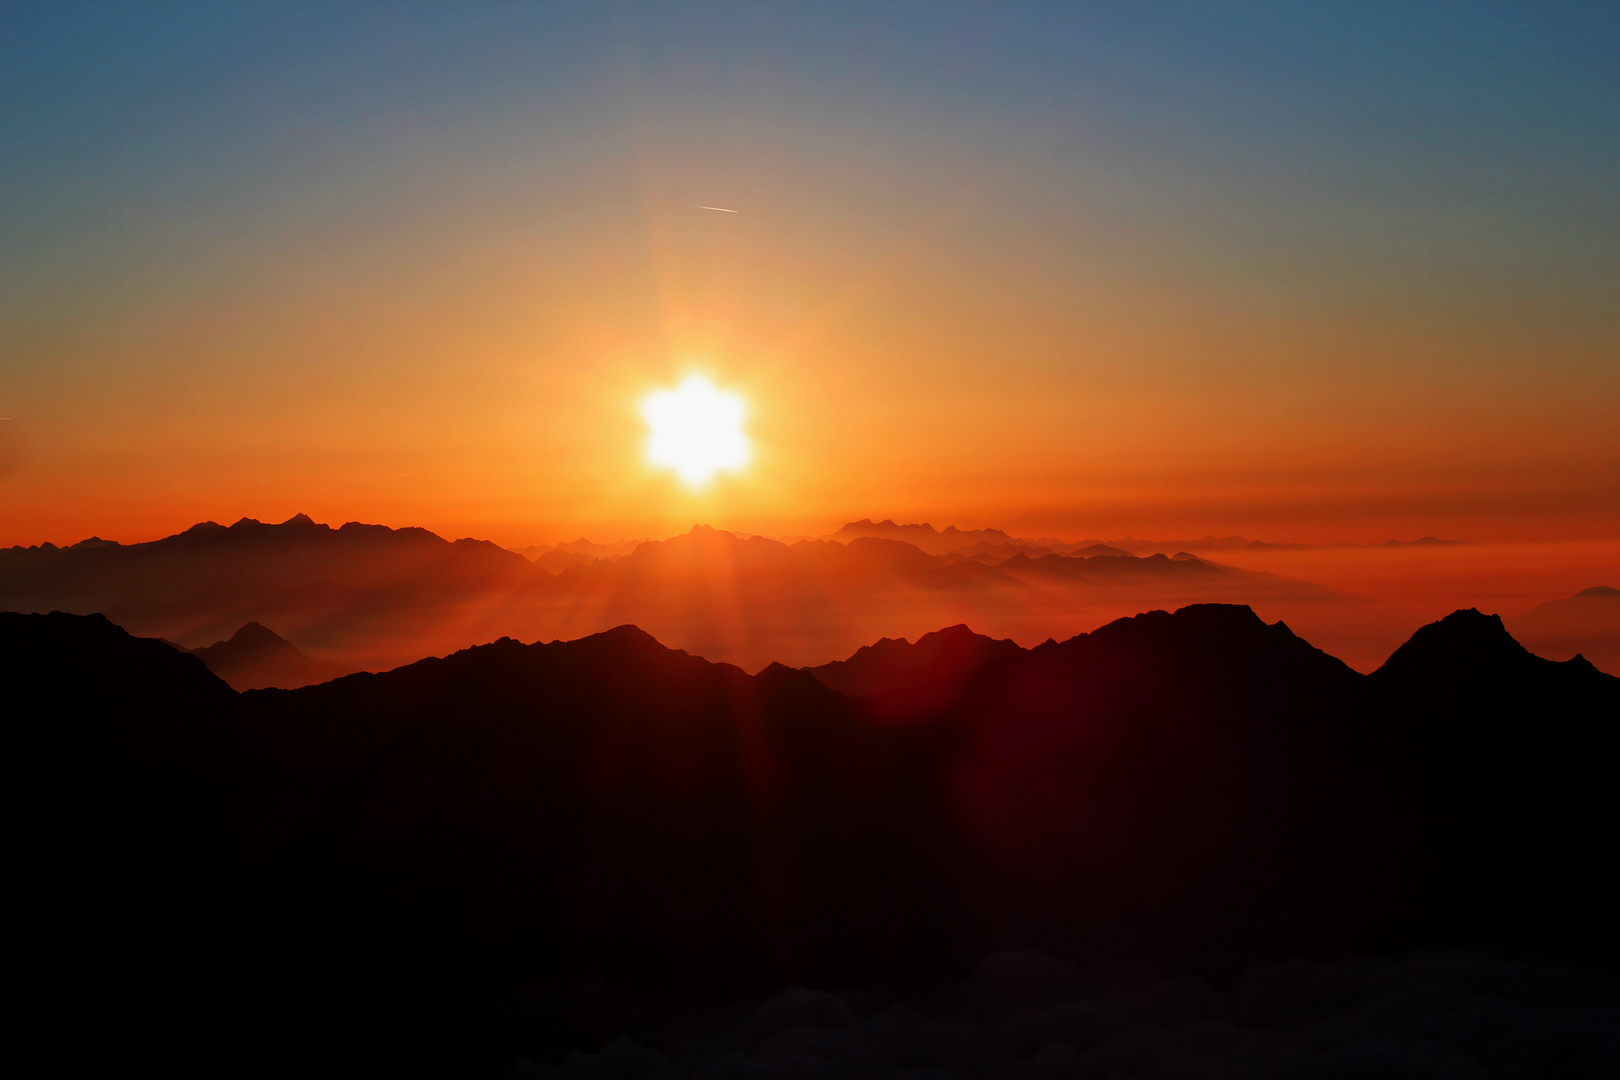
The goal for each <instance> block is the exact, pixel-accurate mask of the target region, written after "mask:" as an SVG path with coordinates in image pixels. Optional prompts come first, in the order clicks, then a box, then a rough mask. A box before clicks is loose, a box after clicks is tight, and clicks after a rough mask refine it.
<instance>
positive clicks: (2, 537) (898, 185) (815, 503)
mask: <svg viewBox="0 0 1620 1080" xmlns="http://www.w3.org/2000/svg"><path fill="white" fill-rule="evenodd" d="M1617 72H1620V4H1613V3H1602V4H1593V5H1560V4H1548V3H1535V4H1525V5H1493V4H1482V3H1466V4H1454V5H1452V4H1437V5H1419V4H1407V3H1401V4H1396V3H1389V4H1377V3H1354V4H1345V5H1333V4H1326V3H1310V4H1296V3H1277V4H1217V3H1206V4H1190V3H1177V4H1109V5H1079V4H1072V5H1063V4H1039V5H1028V6H1020V5H1014V4H1007V3H996V4H982V5H950V4H938V3H926V4H924V3H918V4H872V3H861V4H852V5H838V4H826V3H818V4H795V5H769V4H763V3H746V4H738V5H716V4H703V5H676V4H660V5H636V4H622V5H610V4H604V5H584V4H561V5H558V4H491V5H483V6H480V5H477V4H473V3H466V2H459V3H455V4H439V5H415V4H405V3H397V2H391V3H388V4H358V5H342V4H324V3H323V4H314V3H309V4H300V3H273V4H221V3H197V4H160V3H142V4H106V5H75V4H64V3H50V4H37V5H30V4H17V3H5V4H3V5H0V190H3V192H4V198H3V199H0V416H6V417H11V418H12V419H10V420H5V421H0V544H12V543H24V544H30V543H38V542H40V541H45V540H50V541H54V542H57V543H63V542H71V541H74V540H77V539H80V538H82V537H84V536H87V535H90V534H92V533H95V534H99V535H101V536H104V537H110V538H116V539H121V540H138V539H150V538H152V537H156V536H160V535H163V534H165V533H169V532H174V531H177V530H178V529H181V528H184V527H185V526H187V525H189V524H191V523H192V522H194V521H198V520H203V519H208V518H212V519H216V520H220V521H226V522H228V521H231V520H234V519H235V518H237V517H240V516H244V515H246V516H253V517H258V518H262V519H265V520H281V519H283V518H286V517H288V516H290V515H291V514H293V513H295V512H298V511H304V512H307V513H309V514H311V515H312V516H314V517H315V518H316V519H317V520H328V521H332V522H334V523H335V522H340V521H345V520H350V519H359V520H366V521H378V522H384V523H387V524H392V525H407V524H420V525H425V526H428V527H430V528H434V529H435V530H437V531H441V532H444V533H446V534H449V535H469V534H470V535H477V536H485V537H488V538H490V539H494V540H497V541H500V542H504V543H509V544H514V545H517V544H523V543H530V542H545V541H549V540H558V539H564V538H569V537H573V536H578V535H581V534H585V535H589V536H593V537H597V538H612V537H619V536H636V535H659V534H665V533H668V532H671V531H674V530H676V529H684V528H686V527H687V526H689V525H690V524H691V523H693V522H694V521H705V522H710V523H712V524H715V525H718V526H720V527H730V528H736V529H743V530H749V531H765V532H776V533H811V532H825V531H830V530H831V529H833V528H835V527H836V526H837V525H838V524H839V523H840V522H842V521H844V520H848V519H850V518H854V517H865V516H869V515H870V516H878V517H883V516H894V517H897V518H900V519H902V520H931V521H934V522H936V523H938V524H942V525H943V524H945V523H947V522H953V523H956V524H959V525H962V526H964V527H972V526H983V525H997V526H1002V527H1006V528H1009V529H1012V530H1014V531H1016V532H1019V533H1024V534H1031V533H1035V534H1040V533H1045V534H1055V535H1062V536H1082V535H1092V536H1109V535H1119V534H1123V533H1135V534H1137V535H1165V534H1186V533H1193V534H1195V535H1196V534H1202V533H1205V532H1215V533H1231V532H1243V533H1246V534H1248V535H1257V536H1264V537H1267V538H1269V539H1279V540H1307V541H1309V540H1382V539H1385V538H1387V537H1390V536H1416V535H1420V534H1424V533H1432V534H1440V535H1447V536H1461V537H1465V538H1470V539H1521V540H1522V539H1542V540H1544V539H1561V538H1587V539H1592V538H1617V537H1620V436H1617V435H1616V432H1617V431H1620V75H1617ZM697 205H715V206H725V207H734V208H736V209H738V210H739V211H740V212H739V213H737V214H734V215H732V214H717V213H713V212H710V211H704V210H699V209H696V208H695V207H696V206H697ZM693 371H697V372H702V373H705V374H707V375H709V376H710V377H712V378H713V379H714V380H715V381H716V382H717V383H719V384H721V385H724V386H728V387H730V388H733V389H735V390H738V391H739V392H741V393H742V394H743V395H744V396H745V397H746V398H747V400H748V402H749V406H750V430H751V433H752V434H753V436H754V437H755V439H756V443H755V460H754V463H753V466H752V467H751V468H750V470H749V471H748V472H747V473H746V474H744V475H741V476H739V477H736V478H732V479H723V480H722V481H720V482H719V483H718V484H717V485H716V486H715V487H714V488H712V489H711V490H709V491H707V492H706V493H703V494H701V495H693V494H690V493H687V492H685V491H683V490H682V489H681V488H680V487H679V486H678V485H677V484H676V483H675V482H674V481H673V480H672V479H671V478H670V477H668V476H667V475H664V474H661V473H655V472H652V471H650V470H649V469H648V468H647V467H646V466H645V464H644V463H643V460H642V451H643V433H644V429H643V426H642V421H641V416H640V413H639V409H638V405H639V402H640V400H641V399H642V398H643V397H644V396H645V395H646V394H647V393H648V392H650V391H653V390H657V389H661V388H666V387H668V386H670V385H673V384H674V383H675V382H676V381H677V380H678V379H679V378H681V377H682V376H683V375H685V374H688V373H690V372H693Z"/></svg>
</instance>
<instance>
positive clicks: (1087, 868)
mask: <svg viewBox="0 0 1620 1080" xmlns="http://www.w3.org/2000/svg"><path fill="white" fill-rule="evenodd" d="M770 557H776V556H774V555H771V556H770ZM0 662H3V665H4V668H3V671H0V675H3V677H4V680H5V685H6V686H7V687H8V688H9V690H10V692H11V693H12V694H13V695H14V698H15V699H16V700H18V701H20V702H22V703H23V711H22V712H21V713H19V715H21V716H24V717H25V718H26V720H27V723H26V724H25V725H24V727H23V729H22V738H23V749H24V751H25V754H26V756H27V759H28V760H29V761H31V762H35V763H37V765H38V767H37V768H35V769H33V770H31V771H30V774H29V776H28V781H27V784H26V786H25V787H24V789H23V791H24V797H25V800H26V801H27V803H28V804H29V805H32V806H34V807H37V808H40V812H39V814H38V815H37V820H38V821H40V822H41V825H39V826H38V827H37V828H35V829H34V830H33V831H32V833H31V837H32V839H31V846H30V848H29V849H28V851H27V853H26V857H27V858H28V859H29V860H31V865H30V866H29V867H27V868H25V872H24V873H23V874H22V875H21V880H23V881H25V882H27V883H28V885H27V890H28V895H27V897H26V900H27V902H28V906H29V915H28V917H29V918H30V919H31V920H33V924H34V925H37V926H39V927H41V928H42V930H41V934H40V935H39V937H38V938H37V939H36V940H37V942H38V948H37V949H35V948H32V947H31V949H30V951H29V952H28V953H27V955H26V956H25V957H24V958H23V960H22V961H20V963H22V964H23V970H24V971H25V977H26V978H28V979H32V980H36V981H37V982H38V983H39V984H40V985H49V986H50V987H51V990H50V993H49V994H46V995H44V996H42V997H38V998H36V1002H43V1003H45V1004H44V1005H41V1006H39V1007H42V1008H45V1009H46V1012H45V1013H44V1014H43V1015H42V1017H37V1018H36V1019H37V1021H38V1024H39V1025H46V1026H48V1025H49V1024H52V1023H64V1022H69V1021H68V1020H65V1019H63V1018H65V1017H70V1018H72V1019H71V1023H74V1024H81V1023H84V1022H85V1021H83V1020H81V1019H79V1018H80V1017H82V1016H91V1017H93V1018H94V1019H93V1020H92V1021H89V1022H91V1023H93V1024H95V1025H98V1030H100V1031H101V1032H102V1034H104V1035H106V1036H107V1037H109V1038H113V1039H115V1040H118V1041H120V1044H121V1045H124V1046H126V1047H132V1048H134V1049H133V1050H132V1051H131V1052H132V1053H134V1054H135V1055H136V1056H137V1057H140V1056H142V1054H144V1053H146V1052H147V1050H149V1051H150V1052H152V1053H157V1052H159V1051H160V1050H167V1051H169V1052H170V1053H173V1052H174V1051H175V1048H176V1047H181V1046H192V1047H198V1046H201V1045H202V1042H204V1041H206V1037H205V1036H204V1035H199V1034H198V1032H199V1031H202V1032H205V1033H214V1034H217V1035H218V1037H220V1038H227V1037H228V1038H232V1039H238V1040H241V1041H243V1042H245V1043H250V1044H252V1045H255V1046H273V1047H274V1049H273V1050H266V1051H265V1053H266V1054H267V1055H268V1058H267V1060H268V1059H269V1058H275V1059H277V1060H282V1061H283V1064H284V1065H288V1066H289V1067H290V1065H289V1063H291V1062H294V1061H299V1060H305V1059H306V1058H307V1055H308V1054H309V1053H310V1051H311V1048H312V1047H313V1046H315V1045H317V1044H318V1043H319V1044H323V1045H324V1043H327V1042H331V1041H332V1040H334V1039H336V1040H337V1045H338V1047H339V1049H338V1050H334V1051H331V1052H329V1053H328V1056H326V1057H323V1058H322V1060H323V1061H326V1062H328V1063H331V1064H332V1065H333V1067H337V1063H340V1062H348V1064H349V1065H350V1066H353V1064H354V1062H355V1061H359V1060H365V1061H367V1062H368V1063H369V1064H368V1067H375V1066H377V1065H379V1064H384V1065H388V1066H389V1067H399V1068H405V1067H407V1065H409V1066H410V1067H413V1068H416V1069H421V1070H424V1071H433V1070H435V1069H437V1070H438V1071H440V1072H442V1071H444V1070H446V1069H449V1068H452V1066H453V1067H454V1069H455V1071H459V1072H467V1071H477V1070H476V1068H473V1067H471V1066H469V1065H468V1062H469V1061H474V1064H476V1061H475V1059H478V1058H479V1055H480V1054H488V1055H491V1058H492V1059H501V1058H503V1056H504V1060H511V1059H512V1058H513V1057H515V1056H516V1055H517V1054H518V1053H519V1052H526V1051H533V1050H535V1049H536V1048H539V1049H540V1050H542V1051H543V1050H545V1049H546V1048H551V1049H557V1048H566V1047H578V1046H595V1045H600V1040H601V1039H604V1038H606V1037H607V1036H608V1035H611V1034H612V1033H613V1032H614V1031H617V1030H622V1029H623V1026H624V1024H626V1023H628V1022H630V1021H629V1020H627V1016H628V1014H627V1013H626V1012H625V1011H624V1010H625V1009H626V1008H629V1005H627V1004H626V1002H635V1001H639V1002H643V1003H645V1002H647V1001H664V1002H666V1003H669V1002H673V1001H676V1000H688V999H691V998H693V996H694V995H695V996H696V997H700V998H701V997H703V996H705V995H720V996H724V995H726V994H730V993H735V992H748V991H758V990H764V989H769V988H770V987H772V986H781V985H785V984H787V983H790V982H810V983H821V984H828V983H834V984H846V985H847V984H851V983H856V982H860V981H864V980H870V979H872V978H877V977H883V976H888V977H900V978H905V977H927V976H928V975H929V974H930V973H934V972H939V971H945V970H953V969H956V970H959V969H961V968H962V967H963V966H964V965H966V964H968V963H969V962H970V961H971V960H972V959H973V958H974V957H976V956H978V955H981V954H983V953H984V952H986V951H988V950H992V949H998V948H1041V949H1046V950H1049V951H1053V952H1056V953H1058V954H1060V955H1067V956H1072V957H1076V958H1079V959H1082V960H1106V959H1128V958H1135V959H1138V960H1143V959H1146V960H1148V961H1149V962H1152V963H1156V964H1168V965H1188V964H1192V965H1199V964H1230V963H1234V962H1237V961H1239V960H1241V959H1244V958H1251V957H1267V956H1271V957H1281V956H1288V955H1295V954H1298V953H1305V954H1307V955H1318V956H1331V955H1337V954H1338V953H1340V952H1343V951H1345V950H1354V949H1405V948H1409V947H1412V946H1416V945H1425V944H1427V945H1472V946H1490V947H1498V948H1507V949H1539V950H1552V951H1555V952H1560V953H1563V954H1565V955H1570V956H1574V957H1576V958H1579V959H1583V960H1590V959H1593V958H1597V959H1612V958H1613V956H1614V934H1613V928H1612V925H1611V924H1612V916H1611V912H1612V910H1613V908H1614V906H1615V903H1616V901H1617V900H1620V897H1617V896H1616V893H1615V889H1614V886H1613V884H1612V883H1611V882H1610V881H1609V880H1608V877H1607V875H1605V874H1603V873H1602V869H1603V867H1604V861H1605V860H1604V859H1603V857H1602V854H1601V853H1602V850H1603V845H1604V844H1605V843H1606V839H1605V838H1606V833H1605V832H1604V829H1605V828H1606V825H1605V823H1607V822H1611V821H1613V820H1614V815H1615V809H1616V808H1615V797H1614V795H1613V789H1612V785H1610V784H1608V783H1607V780H1606V777H1605V776H1604V772H1605V770H1606V768H1607V767H1608V763H1610V762H1612V760H1613V754H1614V750H1615V722H1616V718H1617V716H1620V680H1615V679H1613V678H1611V677H1608V676H1605V675H1602V674H1601V673H1599V672H1596V671H1595V670H1593V669H1592V668H1590V666H1588V665H1585V664H1580V663H1564V664H1559V663H1552V662H1549V661H1544V660H1541V659H1539V658H1537V657H1534V656H1531V655H1529V654H1528V653H1525V652H1524V650H1522V649H1521V648H1519V647H1518V646H1517V644H1516V643H1514V642H1513V641H1512V639H1511V638H1510V637H1508V636H1507V635H1506V633H1505V631H1504V630H1503V629H1502V627H1501V624H1500V621H1499V620H1495V619H1494V618H1491V617H1487V616H1482V615H1479V614H1478V613H1476V612H1459V613H1457V614H1455V615H1453V616H1450V617H1449V618H1447V619H1446V620H1443V621H1442V622H1440V623H1437V624H1434V625H1432V626H1429V627H1425V628H1424V629H1423V630H1421V631H1420V632H1419V633H1418V634H1417V635H1415V636H1414V637H1413V639H1412V641H1411V642H1410V643H1409V644H1408V646H1406V647H1405V648H1403V649H1402V650H1401V651H1400V652H1399V653H1397V655H1396V656H1395V657H1392V658H1391V661H1390V663H1389V664H1387V665H1386V666H1385V668H1384V669H1382V670H1381V671H1380V672H1378V673H1377V674H1376V675H1374V676H1362V675H1359V674H1357V673H1356V672H1354V671H1352V670H1350V669H1349V668H1347V667H1345V666H1344V665H1343V664H1342V663H1340V662H1339V661H1337V660H1336V659H1334V658H1333V657H1331V656H1328V655H1326V654H1324V653H1322V652H1320V651H1319V650H1317V649H1315V648H1313V647H1312V646H1311V645H1310V644H1309V643H1307V642H1305V641H1303V640H1301V639H1300V638H1298V637H1297V636H1295V635H1294V634H1293V633H1292V632H1290V631H1289V629H1288V628H1287V627H1286V626H1284V625H1282V624H1281V623H1274V624H1269V625H1268V624H1266V623H1264V622H1262V621H1261V620H1260V619H1258V618H1257V617H1255V615H1254V614H1253V612H1251V611H1250V610H1248V609H1247V608H1243V607H1236V606H1228V605H1198V606H1193V607H1188V608H1184V609H1181V610H1179V611H1177V612H1175V613H1174V614H1171V613H1166V612H1163V611H1156V612H1149V613H1147V614H1143V615H1139V616H1136V617H1134V618H1130V619H1123V620H1119V621H1117V622H1114V623H1111V624H1109V625H1107V626H1104V627H1101V628H1100V629H1098V630H1096V631H1093V632H1092V633H1089V634H1082V635H1079V636H1078V637H1074V638H1071V639H1069V640H1067V641H1063V642H1048V643H1047V644H1045V645H1042V646H1040V647H1037V648H1035V649H1031V650H1023V649H1018V648H1017V647H1016V646H1009V645H1008V643H1005V642H996V641H993V640H990V639H985V638H981V637H978V636H977V635H973V634H972V633H971V632H969V631H967V630H966V628H960V627H953V628H951V629H949V630H946V631H941V632H940V633H938V634H936V635H927V636H925V637H924V638H923V639H922V640H919V641H918V642H917V643H915V644H910V645H907V644H905V643H903V642H887V643H880V644H879V645H878V646H874V647H872V648H871V649H870V650H867V651H865V652H864V653H861V654H857V656H855V657H852V658H851V659H850V660H849V661H846V662H844V663H845V665H846V666H845V667H843V668H837V669H833V670H834V671H837V672H839V673H841V676H847V677H849V678H851V679H853V678H854V677H855V676H856V675H857V674H858V675H859V676H860V679H861V680H864V682H863V685H868V686H874V687H878V688H880V689H881V690H882V691H883V693H879V694H876V695H870V696H860V697H850V696H846V695H843V694H840V693H838V692H836V691H834V690H832V689H830V688H828V687H827V686H825V685H823V684H822V682H821V681H819V680H818V679H817V678H816V677H815V676H814V675H813V674H811V673H808V672H804V671H795V670H791V669H787V668H783V667H780V666H772V667H769V668H767V669H765V670H764V671H762V672H760V673H759V674H758V675H754V676H750V675H748V674H746V673H744V672H743V671H741V670H739V669H737V668H734V667H730V666H728V665H724V664H713V663H710V662H708V661H706V660H703V659H700V658H698V657H694V656H691V655H688V654H686V653H683V652H680V651H678V650H670V649H667V648H665V647H663V646H662V645H660V644H659V643H658V642H657V641H656V640H654V639H653V638H651V637H650V636H649V635H647V634H645V633H643V632H641V631H639V630H637V629H635V628H634V627H620V628H618V629H616V630H613V631H610V632H607V633H603V634H598V635H595V636H592V637H589V638H585V639H581V640H577V641H570V642H552V643H549V644H533V645H524V644H520V643H518V642H516V641H513V640H501V641H496V642H494V643H492V644H489V645H484V646H479V647H477V648H473V649H469V650H465V651H462V652H459V653H456V654H454V655H451V656H447V657H444V658H442V659H429V660H423V661H420V662H418V663H415V664H411V665H409V666H406V667H403V668H400V669H396V670H394V671H390V672H386V673H383V674H375V675H372V674H360V675H351V676H348V677H345V678H342V679H339V680H336V681H334V682H330V683H326V684H323V685H320V686H312V687H306V688H303V689H300V690H294V691H280V690H269V691H254V692H250V693H246V694H241V695H238V694H235V693H233V692H232V691H230V690H229V689H228V688H227V687H225V686H224V685H223V684H222V683H220V682H219V680H218V679H217V678H216V677H215V676H214V675H212V674H211V673H210V672H208V671H207V670H206V669H205V668H204V667H203V666H202V664H201V662H200V661H199V660H198V659H197V658H196V657H194V656H187V655H185V654H182V653H178V652H176V651H174V650H173V649H171V648H169V647H168V646H166V645H164V644H162V643H160V642H154V641H143V640H141V639H136V638H131V637H129V636H128V635H126V634H124V633H123V632H122V631H120V630H119V629H117V628H116V627H113V626H111V625H110V624H109V623H107V622H106V620H104V619H101V618H99V617H83V618H82V617H74V616H65V615H60V614H57V615H49V616H39V615H34V616H23V615H0ZM841 676H834V677H835V678H836V677H841ZM936 684H937V685H936ZM852 685H853V684H852ZM937 686H943V687H944V689H938V688H937ZM895 693H913V694H916V695H917V696H916V697H914V699H913V700H919V701H922V702H924V705H923V707H920V708H918V709H916V710H914V711H913V712H911V713H910V714H908V715H907V717H906V719H907V722H906V723H903V724H895V723H893V722H892V721H893V714H892V712H891V711H890V710H889V709H888V707H887V704H886V702H885V697H886V696H888V695H892V694H895ZM109 875H112V876H111V877H109ZM108 880H123V881H127V882H129V883H130V886H129V887H125V888H121V889H108V888H106V887H104V883H105V882H107V881H108ZM109 965H111V966H109ZM86 972H89V973H92V974H90V975H86V974H85V973H86ZM152 972H161V973H162V974H161V977H159V976H154V975H152V974H151V973H152ZM90 987H93V988H95V989H93V990H92V989H87V988H90ZM614 987H620V988H634V992H633V993H630V991H628V990H627V991H625V992H626V993H629V994H630V996H629V997H620V996H617V995H619V993H620V992H619V991H618V990H615V989H613V988H614ZM102 994H110V995H111V996H112V997H111V999H113V1000H117V1001H119V1002H121V1004H120V1006H119V1008H118V1009H116V1010H110V1009H108V1008H107V1006H106V1005H105V1004H104V1002H105V1001H106V1000H108V999H106V998H103V997H101V996H99V995H102ZM649 995H650V996H649ZM59 1002H72V1003H74V1004H72V1006H71V1008H68V1007H67V1006H61V1009H65V1010H66V1011H58V1006H57V1005H55V1004H50V1003H59ZM638 1007H640V1006H638ZM36 1026H37V1025H36ZM66 1034H67V1033H66V1032H63V1033H62V1035H63V1037H66ZM207 1037H212V1036H207ZM187 1040H190V1041H189V1042H188V1041H187ZM143 1047H144V1048H147V1050H142V1049H141V1048H143ZM344 1054H353V1055H358V1057H354V1058H348V1057H344V1056H343V1055H344ZM277 1055H286V1056H285V1059H284V1060H283V1059H281V1058H278V1057H277ZM367 1055H370V1056H369V1057H368V1056H367ZM272 1071H274V1070H272Z"/></svg>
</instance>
